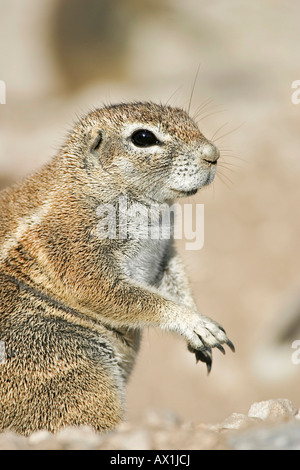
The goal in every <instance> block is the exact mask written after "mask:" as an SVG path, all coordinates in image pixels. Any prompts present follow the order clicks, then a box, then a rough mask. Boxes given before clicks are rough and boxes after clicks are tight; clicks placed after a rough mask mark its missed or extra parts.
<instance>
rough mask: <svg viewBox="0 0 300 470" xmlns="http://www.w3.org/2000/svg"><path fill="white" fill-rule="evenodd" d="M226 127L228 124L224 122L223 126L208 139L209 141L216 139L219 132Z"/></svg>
mask: <svg viewBox="0 0 300 470" xmlns="http://www.w3.org/2000/svg"><path fill="white" fill-rule="evenodd" d="M227 125H228V122H225V124H223V125H222V126H220V127H219V128H218V129H217V130H216V132H215V133H214V134H213V135H212V137H211V138H210V140H211V141H213V140H214V138H215V137H216V135H217V134H218V133H219V132H220V130H221V129H223V127H225V126H227Z"/></svg>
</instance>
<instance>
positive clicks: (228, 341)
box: [226, 339, 235, 352]
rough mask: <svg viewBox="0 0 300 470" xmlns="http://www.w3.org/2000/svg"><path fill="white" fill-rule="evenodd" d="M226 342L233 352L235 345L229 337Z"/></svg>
mask: <svg viewBox="0 0 300 470" xmlns="http://www.w3.org/2000/svg"><path fill="white" fill-rule="evenodd" d="M226 344H227V345H228V346H229V347H230V349H231V351H232V352H235V347H234V345H233V343H232V342H231V341H230V339H227V341H226Z"/></svg>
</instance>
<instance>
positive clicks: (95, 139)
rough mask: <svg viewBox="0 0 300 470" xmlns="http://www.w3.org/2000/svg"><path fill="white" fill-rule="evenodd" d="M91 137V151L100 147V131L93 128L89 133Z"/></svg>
mask: <svg viewBox="0 0 300 470" xmlns="http://www.w3.org/2000/svg"><path fill="white" fill-rule="evenodd" d="M90 138H91V147H90V149H91V152H94V151H95V150H97V149H98V148H99V147H100V144H101V142H102V132H101V130H100V129H93V130H92V131H91V133H90Z"/></svg>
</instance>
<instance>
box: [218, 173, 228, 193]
mask: <svg viewBox="0 0 300 470" xmlns="http://www.w3.org/2000/svg"><path fill="white" fill-rule="evenodd" d="M216 176H217V177H218V178H219V179H220V181H222V183H223V184H225V186H226V188H228V189H231V187H230V186H229V185H228V184H227V183H226V182H225V181H224V180H223V178H222V176H221V175H220V173H217V174H216Z"/></svg>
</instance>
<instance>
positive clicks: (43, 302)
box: [0, 103, 233, 435]
mask: <svg viewBox="0 0 300 470" xmlns="http://www.w3.org/2000/svg"><path fill="white" fill-rule="evenodd" d="M218 157H219V151H218V150H217V148H216V147H215V146H214V144H213V143H211V142H209V141H208V140H207V139H206V138H205V137H204V136H203V134H202V133H201V132H200V131H199V129H198V127H197V125H196V123H195V122H194V121H193V120H192V119H191V118H190V117H189V115H188V114H187V113H186V112H185V111H184V110H182V109H180V108H173V107H170V106H163V105H157V104H153V103H129V104H118V105H110V106H104V107H102V108H99V109H95V110H93V111H92V112H90V113H89V114H88V115H86V116H85V117H83V118H82V119H80V120H78V122H77V123H76V124H75V126H74V128H73V130H72V131H71V132H70V133H69V136H68V138H67V139H66V142H65V145H64V146H63V147H62V148H61V150H60V151H59V152H58V154H57V155H56V156H55V157H54V158H53V159H52V160H51V161H50V162H49V163H48V164H47V165H45V166H44V167H42V168H41V169H40V170H39V171H37V172H36V173H35V174H33V175H32V176H30V177H28V178H26V179H25V180H24V181H22V182H20V183H17V184H14V185H13V186H11V187H9V188H7V189H4V190H2V191H1V192H0V341H1V342H2V345H3V344H4V345H5V358H4V360H2V363H1V364H0V430H2V431H3V430H4V429H11V430H14V431H16V432H19V433H23V434H25V435H28V434H30V433H32V432H34V431H37V430H40V429H47V430H49V431H51V432H55V431H57V430H58V429H60V428H61V427H63V426H67V425H82V424H85V425H90V426H93V427H94V428H95V429H96V430H98V431H104V430H108V429H111V428H113V427H114V426H115V425H116V424H117V423H119V422H120V420H122V419H123V415H124V401H125V385H126V381H127V379H128V376H129V374H130V371H131V369H132V367H133V363H134V359H135V356H136V353H137V351H138V348H139V342H140V331H141V330H142V328H143V327H145V326H158V327H160V328H162V329H163V330H168V331H173V332H177V333H179V334H180V335H182V336H183V338H185V340H186V342H187V345H188V349H189V350H190V351H191V352H193V353H194V354H195V356H196V359H197V361H198V360H200V361H203V362H205V363H206V364H207V367H208V369H210V366H211V357H212V354H211V351H212V348H214V347H217V348H219V349H220V350H221V351H222V352H224V348H223V346H222V344H224V343H226V344H227V345H228V346H229V347H230V348H231V349H233V345H232V343H231V341H230V340H229V339H228V338H227V336H226V334H225V331H224V330H223V328H222V327H220V326H219V325H218V324H217V323H215V322H214V321H212V320H210V319H209V318H207V317H205V316H203V315H202V314H200V313H199V312H198V309H197V306H196V304H195V302H194V300H193V297H192V294H191V292H190V288H189V284H188V281H187V278H186V274H185V271H184V268H183V266H182V263H181V261H180V259H179V256H178V255H177V254H176V251H175V249H174V247H173V242H172V237H171V238H170V237H169V239H167V238H165V239H162V238H158V239H150V238H149V239H147V238H143V237H121V236H115V237H106V238H105V237H102V236H101V234H99V231H98V229H97V227H98V226H99V220H102V219H101V217H100V216H99V207H102V206H103V204H104V205H105V204H106V205H107V204H111V205H112V206H113V207H115V208H116V213H118V211H119V212H120V205H119V200H120V199H119V198H120V195H122V196H124V197H125V196H126V198H127V200H128V201H129V203H130V204H132V203H136V202H137V203H138V204H139V205H142V206H143V207H145V208H148V207H149V206H150V205H151V204H152V205H153V204H154V203H155V204H165V205H166V204H167V205H168V206H167V207H169V206H170V203H171V201H172V200H174V199H176V198H178V197H183V196H187V195H191V194H195V193H196V192H197V190H198V189H199V188H201V187H202V186H205V185H207V184H209V183H210V182H211V181H212V180H213V178H214V175H215V171H216V163H217V160H218ZM119 215H122V214H119ZM116 228H117V235H120V223H119V222H118V223H117V224H116ZM100 232H101V230H100Z"/></svg>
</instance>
